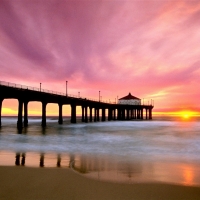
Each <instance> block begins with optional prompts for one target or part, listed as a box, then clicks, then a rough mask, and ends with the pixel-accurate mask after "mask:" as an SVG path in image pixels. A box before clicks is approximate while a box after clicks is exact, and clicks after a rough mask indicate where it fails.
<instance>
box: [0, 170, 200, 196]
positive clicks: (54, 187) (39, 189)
mask: <svg viewBox="0 0 200 200" xmlns="http://www.w3.org/2000/svg"><path fill="white" fill-rule="evenodd" d="M0 177H1V181H0V199H1V200H5V199H9V200H12V199H13V200H21V199H30V200H35V199H37V200H40V199H41V200H44V199H51V200H54V199H56V200H62V199H73V200H79V199H84V200H102V199H103V200H112V199H113V200H114V199H115V200H118V199H119V200H122V199H123V200H126V199H127V200H130V199H134V200H140V199H142V200H147V199H148V200H149V199H153V200H154V199H155V200H157V199H159V200H160V199H162V200H165V199H166V200H169V199H170V200H173V199H174V200H178V199H181V200H184V199H193V200H195V199H199V197H200V187H196V186H183V185H175V184H165V183H135V184H126V183H114V182H106V181H98V180H94V179H89V178H86V177H83V176H81V175H79V174H78V173H75V172H73V171H72V170H70V169H63V168H60V169H59V168H31V167H22V166H13V167H10V166H0Z"/></svg>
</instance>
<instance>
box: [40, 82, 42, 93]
mask: <svg viewBox="0 0 200 200" xmlns="http://www.w3.org/2000/svg"><path fill="white" fill-rule="evenodd" d="M41 85H42V83H40V92H41Z"/></svg>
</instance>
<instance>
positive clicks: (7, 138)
mask: <svg viewBox="0 0 200 200" xmlns="http://www.w3.org/2000/svg"><path fill="white" fill-rule="evenodd" d="M79 121H80V120H79ZM16 123H17V119H16V117H2V127H1V129H0V165H23V166H27V167H39V166H40V167H62V168H64V167H67V168H70V169H72V170H74V171H76V172H77V173H80V174H83V175H84V176H87V177H90V178H96V179H99V180H107V181H116V182H127V183H135V182H157V181H158V182H165V183H175V184H184V185H198V186H200V120H199V119H181V118H161V117H160V118H158V117H157V118H154V119H153V120H131V121H109V122H96V123H94V122H92V123H81V122H79V123H77V124H70V123H69V118H66V119H65V120H64V123H63V124H62V125H59V124H58V119H57V118H56V117H49V118H48V119H47V127H45V128H42V127H41V118H40V117H29V126H28V127H27V128H23V130H22V132H18V130H17V129H16Z"/></svg>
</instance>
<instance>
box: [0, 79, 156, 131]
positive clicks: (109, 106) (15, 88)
mask: <svg viewBox="0 0 200 200" xmlns="http://www.w3.org/2000/svg"><path fill="white" fill-rule="evenodd" d="M4 99H17V100H18V120H17V128H18V129H19V130H21V129H22V128H23V127H27V126H28V103H29V102H31V101H37V102H41V103H42V119H41V121H42V122H41V125H42V126H43V127H45V126H46V106H47V104H48V103H55V104H57V105H58V107H59V113H58V123H59V124H62V123H63V114H62V107H63V105H70V106H71V123H76V121H77V120H76V119H77V112H76V107H77V106H81V107H82V118H81V119H82V122H86V123H87V122H98V121H106V120H108V121H111V120H132V119H138V120H143V119H146V120H148V119H150V120H151V119H152V109H153V107H154V106H153V105H144V104H143V105H125V104H117V103H116V102H114V103H110V102H105V101H101V100H100V99H99V100H94V99H89V98H82V97H80V95H78V96H74V95H68V94H67V93H66V94H64V93H60V92H54V91H50V90H44V89H41V87H40V88H35V87H29V86H24V85H19V84H15V83H8V82H4V81H0V126H1V110H2V102H3V100H4ZM88 108H89V112H88ZM100 110H101V116H100ZM106 111H107V112H106ZM106 113H108V114H107V115H106Z"/></svg>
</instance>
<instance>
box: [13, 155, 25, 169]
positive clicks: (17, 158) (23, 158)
mask: <svg viewBox="0 0 200 200" xmlns="http://www.w3.org/2000/svg"><path fill="white" fill-rule="evenodd" d="M15 158H16V159H15V165H17V166H19V165H22V166H24V165H25V159H26V154H25V153H16V156H15ZM20 158H21V162H20Z"/></svg>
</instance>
